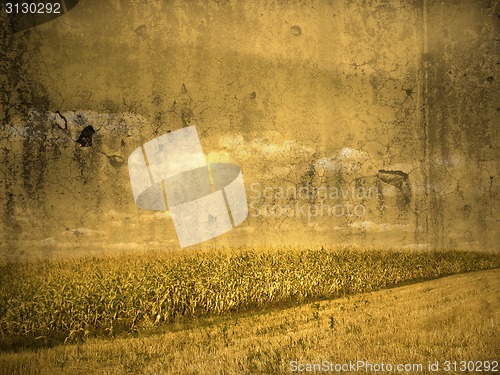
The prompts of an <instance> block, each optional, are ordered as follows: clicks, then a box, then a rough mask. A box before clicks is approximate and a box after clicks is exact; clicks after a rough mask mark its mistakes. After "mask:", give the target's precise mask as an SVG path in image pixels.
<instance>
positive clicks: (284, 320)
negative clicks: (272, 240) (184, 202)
mask: <svg viewBox="0 0 500 375" xmlns="http://www.w3.org/2000/svg"><path fill="white" fill-rule="evenodd" d="M498 267H499V257H498V255H493V254H477V253H459V252H431V253H429V252H414V253H402V252H387V251H385V252H374V251H371V252H362V253H360V252H353V251H346V250H343V251H333V250H332V251H329V250H325V249H318V250H300V251H291V250H287V251H276V252H263V253H259V252H255V251H248V250H245V251H241V252H234V253H228V252H225V253H224V252H211V253H204V254H201V253H200V254H194V255H192V256H171V255H163V256H155V257H146V258H137V257H124V258H123V257H122V258H109V257H108V258H92V259H91V258H88V259H72V260H57V261H45V262H43V261H36V262H31V263H20V264H10V263H5V264H3V265H2V268H1V271H2V274H1V278H2V280H1V281H2V285H3V286H4V285H5V286H6V287H3V288H2V291H1V292H0V298H1V299H0V308H1V310H0V311H1V319H2V320H1V329H2V332H1V333H2V337H1V339H2V341H1V342H2V352H0V369H1V370H2V372H3V373H9V374H11V373H14V374H15V373H17V374H25V373H26V374H31V373H33V374H37V373H41V374H88V373H96V374H102V373H107V374H115V373H116V374H125V373H130V374H135V373H143V374H154V373H160V374H162V373H167V374H168V373H172V374H212V373H213V374H251V373H255V374H261V373H270V374H274V373H290V372H291V371H290V370H291V369H292V368H291V364H290V362H291V361H297V362H296V364H306V363H308V362H311V363H321V362H322V361H329V362H331V363H332V364H335V363H344V362H348V361H357V360H366V361H370V362H371V363H381V362H384V363H391V364H394V365H396V364H397V363H402V364H405V363H408V364H411V363H416V364H419V363H421V364H424V370H425V366H427V364H428V362H429V361H433V362H435V361H436V360H439V361H446V360H449V361H463V360H464V361H465V360H466V361H469V360H478V361H479V360H490V361H491V360H495V359H496V360H498V354H499V353H500V334H499V330H498V328H497V326H498V322H499V319H498V318H499V314H500V309H499V307H500V301H499V296H500V293H499V292H500V278H499V276H500V270H499V269H498ZM491 268H495V269H491ZM481 269H490V270H485V271H479V272H470V271H475V270H481ZM462 272H469V273H467V274H462V275H456V276H450V277H445V278H442V279H439V280H433V281H424V280H429V279H434V278H438V277H443V276H447V275H451V274H455V273H462ZM417 282H420V283H417ZM414 283H417V284H414ZM408 284H412V285H408ZM401 285H404V286H401ZM396 286H400V287H398V288H393V287H396ZM379 289H384V290H381V291H376V292H373V291H374V290H379ZM399 373H405V372H399ZM408 373H425V372H408ZM448 373H449V372H448Z"/></svg>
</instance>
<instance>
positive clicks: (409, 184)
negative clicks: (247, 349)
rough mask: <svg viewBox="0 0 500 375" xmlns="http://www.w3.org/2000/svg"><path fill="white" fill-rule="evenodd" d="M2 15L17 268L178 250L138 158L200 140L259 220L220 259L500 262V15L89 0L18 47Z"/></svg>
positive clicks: (5, 226) (419, 5) (458, 7)
mask: <svg viewBox="0 0 500 375" xmlns="http://www.w3.org/2000/svg"><path fill="white" fill-rule="evenodd" d="M2 14H3V15H2V22H3V29H4V30H6V31H5V32H3V33H2V35H1V48H2V53H1V55H0V59H1V65H0V69H1V71H0V76H1V82H2V96H1V98H2V99H1V106H2V111H1V112H0V119H1V121H2V128H1V141H0V142H1V151H2V152H1V158H2V159H1V160H2V163H1V167H0V172H1V173H0V174H1V176H2V183H1V184H0V189H1V190H0V193H1V197H2V212H3V214H2V229H1V231H0V241H1V245H0V246H1V247H2V250H3V252H4V253H5V254H9V255H10V256H19V255H21V254H30V253H32V252H33V251H37V250H42V251H44V252H46V253H51V252H54V251H56V250H57V251H67V252H74V251H75V249H81V250H82V249H83V250H85V251H88V249H93V250H95V251H107V250H108V249H119V248H136V247H142V248H144V247H145V248H151V247H156V248H166V247H173V248H175V247H177V240H176V236H175V231H174V228H173V224H172V222H171V219H170V218H169V215H168V213H152V212H145V211H140V210H138V209H137V208H136V207H135V205H134V202H133V199H132V194H131V189H130V183H129V179H128V172H127V165H126V161H127V157H128V155H129V154H130V152H131V151H132V150H133V149H135V148H136V147H138V146H139V145H141V144H143V143H144V142H145V141H147V140H150V139H151V138H154V137H155V136H157V135H161V134H163V133H165V132H167V131H169V130H174V129H178V128H181V127H182V126H186V125H197V128H198V133H199V135H200V137H201V141H202V144H203V148H204V151H205V152H206V153H207V154H208V160H209V161H232V162H234V163H236V164H238V165H239V166H240V167H241V168H242V171H243V175H244V178H245V184H246V187H247V194H248V198H249V204H250V208H251V214H250V216H249V218H248V219H247V220H246V222H245V223H244V224H243V225H242V226H241V227H238V228H237V229H236V230H233V231H232V232H230V233H228V234H227V235H224V236H222V237H219V238H217V239H215V240H213V241H211V242H209V243H206V244H205V245H208V246H212V245H214V244H230V245H231V244H242V243H249V244H269V243H273V244H297V243H298V244H304V245H309V244H357V245H359V246H375V247H381V246H383V247H387V246H390V247H405V246H406V247H409V248H414V247H425V248H431V247H432V248H461V249H471V250H472V249H485V250H497V251H498V250H499V243H500V241H499V240H500V238H499V234H498V230H497V227H498V224H499V213H498V209H499V204H498V193H499V187H498V178H499V175H498V172H499V165H498V163H499V149H500V148H499V145H498V141H499V126H498V124H499V111H498V108H497V105H498V104H497V102H498V94H497V93H498V79H497V76H498V74H497V73H498V63H499V62H498V52H499V51H498V48H499V47H498V25H499V16H498V14H500V9H499V8H498V5H493V4H491V3H489V2H487V1H484V2H480V1H472V0H471V1H452V2H446V3H441V2H433V1H423V2H422V1H415V2H411V3H410V2H406V1H404V2H403V1H402V2H386V1H364V2H357V1H347V0H346V1H316V2H279V1H278V2H276V1H259V2H255V3H254V2H245V3H243V4H242V3H241V2H222V1H221V2H217V1H207V2H203V1H200V2H194V1H186V0H185V1H156V2H155V1H153V2H147V3H145V2H136V1H118V0H115V1H110V2H95V1H90V0H87V1H85V0H82V1H80V3H79V4H78V5H77V6H76V7H75V8H74V9H72V10H71V11H70V12H69V13H67V14H65V15H64V16H62V17H59V18H57V19H55V20H52V21H50V22H47V23H45V24H42V25H40V26H37V27H36V28H32V29H29V30H25V31H20V32H18V33H12V32H8V31H7V30H8V20H7V19H6V17H5V15H4V12H2ZM300 188H302V192H303V194H302V195H300V196H291V195H290V194H285V193H283V191H288V192H291V191H299V189H300ZM272 189H274V190H272ZM352 189H354V190H352ZM336 194H337V195H336ZM322 205H323V206H322ZM348 205H351V206H352V208H354V207H358V211H356V213H353V212H350V213H346V210H347V209H348V208H347V206H348ZM325 207H326V209H325ZM339 207H340V208H339ZM359 207H361V208H359ZM328 209H330V211H328Z"/></svg>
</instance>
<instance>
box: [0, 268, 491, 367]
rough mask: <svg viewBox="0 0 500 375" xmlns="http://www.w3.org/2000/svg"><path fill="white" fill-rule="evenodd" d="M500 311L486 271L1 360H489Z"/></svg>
mask: <svg viewBox="0 0 500 375" xmlns="http://www.w3.org/2000/svg"><path fill="white" fill-rule="evenodd" d="M499 318H500V270H498V269H495V270H488V271H480V272H473V273H467V274H462V275H454V276H449V277H446V278H442V279H439V280H433V281H426V282H423V283H419V284H414V285H407V286H403V287H399V288H394V289H387V290H383V291H377V292H371V293H363V294H359V295H356V296H351V297H345V298H340V299H336V300H322V301H317V302H315V303H313V304H306V305H301V306H295V307H293V306H287V307H284V308H275V309H265V310H259V311H255V312H243V313H232V314H228V315H225V316H219V317H211V318H202V319H199V320H196V321H189V322H184V323H175V324H172V325H171V326H169V327H164V329H163V330H162V331H157V332H156V333H155V334H151V335H141V336H140V337H120V338H115V339H105V338H94V339H89V340H86V341H85V342H84V343H79V344H71V345H62V346H58V347H55V348H49V349H42V350H39V351H37V352H31V351H25V352H19V353H4V354H2V355H1V356H0V366H1V368H2V369H3V372H4V373H17V374H37V373H39V374H252V373H253V374H264V373H266V374H280V373H290V361H292V360H297V361H300V362H304V363H305V362H307V361H312V362H317V361H320V360H328V361H332V362H338V363H343V362H346V361H349V360H356V359H362V360H367V361H371V362H372V363H376V362H385V363H392V364H396V363H422V364H427V363H428V361H432V362H435V361H436V360H439V361H442V362H443V361H446V360H451V361H459V360H467V361H469V360H493V359H495V358H496V359H497V360H498V357H499V353H500V330H499V328H498V322H499ZM441 369H442V367H441ZM400 373H415V372H400ZM421 373H429V372H427V371H426V370H425V366H424V371H423V372H421ZM439 373H443V372H442V371H441V372H439ZM451 373H453V372H451ZM483 373H484V372H483Z"/></svg>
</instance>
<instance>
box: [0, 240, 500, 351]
mask: <svg viewBox="0 0 500 375" xmlns="http://www.w3.org/2000/svg"><path fill="white" fill-rule="evenodd" d="M499 266H500V257H499V256H498V255H491V254H490V255H488V254H477V253H461V252H426V253H403V252H395V251H393V252H356V251H347V250H343V251H333V250H332V251H329V250H325V249H320V250H301V251H298V250H297V251H296V250H293V251H292V250H286V249H282V250H278V251H270V252H257V251H254V250H245V251H240V252H237V253H233V254H230V253H224V252H216V251H214V252H212V253H208V254H191V255H186V256H184V257H179V256H177V257H174V256H169V255H168V254H165V255H162V256H155V257H153V256H150V257H114V258H113V257H107V258H80V259H73V260H59V261H56V260H52V261H34V262H25V263H3V264H1V266H0V283H1V286H2V287H1V290H0V319H1V321H0V333H1V338H0V347H3V348H6V347H10V346H15V345H18V344H19V343H21V342H24V343H26V342H30V343H36V342H39V343H50V342H62V341H74V340H78V339H81V338H84V337H87V336H98V335H111V336H113V335H116V334H119V333H123V332H141V331H143V330H147V329H151V328H152V327H155V326H158V325H161V324H168V322H172V321H173V320H174V319H176V318H178V317H182V316H186V317H198V316H204V315H208V314H221V313H224V312H228V311H238V310H245V309H251V308H253V307H256V306H269V305H273V304H279V303H284V302H290V301H297V302H305V301H310V300H313V299H320V298H335V297H339V296H345V295H350V294H355V293H360V292H367V291H372V290H377V289H381V288H387V287H392V286H397V285H402V284H405V283H411V282H416V281H420V280H424V279H431V278H437V277H441V276H445V275H450V274H455V273H460V272H467V271H475V270H481V269H488V268H495V267H499Z"/></svg>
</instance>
